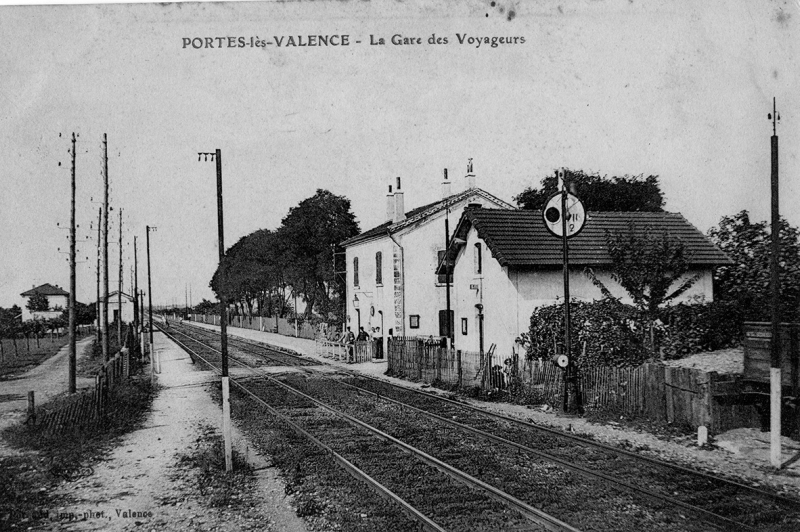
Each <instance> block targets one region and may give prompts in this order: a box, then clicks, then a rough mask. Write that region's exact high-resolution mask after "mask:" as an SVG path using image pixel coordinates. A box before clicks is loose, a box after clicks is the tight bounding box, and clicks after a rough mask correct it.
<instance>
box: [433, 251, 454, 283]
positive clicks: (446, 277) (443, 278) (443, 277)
mask: <svg viewBox="0 0 800 532" xmlns="http://www.w3.org/2000/svg"><path fill="white" fill-rule="evenodd" d="M444 254H445V250H443V249H440V250H439V251H437V252H436V257H437V261H436V266H437V267H438V266H439V264H441V263H442V261H443V260H444ZM451 262H452V261H451ZM448 281H450V284H453V264H452V263H451V264H448V265H447V274H441V273H440V274H437V275H436V282H437V283H439V284H445V283H447V282H448Z"/></svg>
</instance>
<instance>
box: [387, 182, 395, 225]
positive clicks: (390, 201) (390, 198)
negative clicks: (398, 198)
mask: <svg viewBox="0 0 800 532" xmlns="http://www.w3.org/2000/svg"><path fill="white" fill-rule="evenodd" d="M386 221H388V222H393V221H394V194H392V185H389V193H388V194H386Z"/></svg>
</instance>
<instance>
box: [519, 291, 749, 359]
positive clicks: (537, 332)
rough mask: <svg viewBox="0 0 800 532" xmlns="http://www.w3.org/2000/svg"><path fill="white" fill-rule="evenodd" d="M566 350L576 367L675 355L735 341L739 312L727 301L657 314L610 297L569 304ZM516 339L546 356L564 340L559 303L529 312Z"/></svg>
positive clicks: (529, 353) (738, 334) (682, 305)
mask: <svg viewBox="0 0 800 532" xmlns="http://www.w3.org/2000/svg"><path fill="white" fill-rule="evenodd" d="M570 315H571V340H572V354H573V358H574V360H575V362H576V364H577V365H578V366H579V367H590V366H614V367H627V366H637V365H639V364H642V363H644V362H646V361H647V360H649V359H654V358H662V356H663V358H668V359H674V358H681V357H684V356H687V355H691V354H693V353H698V352H701V351H709V350H714V349H723V348H726V347H732V346H735V345H738V344H739V343H740V342H741V334H742V333H741V331H742V319H743V318H742V316H743V315H742V312H741V310H740V309H739V307H738V306H737V305H736V304H735V303H733V302H729V301H720V302H717V301H714V302H711V303H699V304H686V303H680V304H677V305H673V306H668V307H663V308H661V309H659V311H658V318H657V319H656V320H655V321H651V320H650V319H649V318H648V316H647V314H646V313H645V312H644V311H642V310H639V309H637V308H635V307H633V306H631V305H624V304H622V303H620V302H619V301H618V300H616V299H610V298H607V299H603V300H601V301H594V302H577V301H573V302H571V303H570ZM518 342H519V343H521V344H522V345H523V347H525V349H526V354H527V356H528V358H529V359H530V358H550V357H552V356H553V354H554V353H555V351H556V346H563V344H564V306H563V304H560V303H559V304H556V305H549V306H545V307H540V308H538V309H536V310H535V311H534V312H533V314H532V315H531V321H530V327H529V329H528V332H527V333H525V334H523V335H522V336H521V337H520V338H519V339H518Z"/></svg>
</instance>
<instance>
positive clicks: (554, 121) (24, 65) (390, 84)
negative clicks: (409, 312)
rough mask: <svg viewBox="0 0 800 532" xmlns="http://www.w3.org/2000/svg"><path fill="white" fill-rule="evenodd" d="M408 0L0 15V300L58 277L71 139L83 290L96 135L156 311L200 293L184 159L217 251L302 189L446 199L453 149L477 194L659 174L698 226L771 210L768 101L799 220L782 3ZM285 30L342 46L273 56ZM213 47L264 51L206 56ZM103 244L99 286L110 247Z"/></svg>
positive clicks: (200, 249)
mask: <svg viewBox="0 0 800 532" xmlns="http://www.w3.org/2000/svg"><path fill="white" fill-rule="evenodd" d="M430 4H431V3H430V2H424V1H422V0H409V1H405V2H388V1H356V0H350V1H343V2H264V3H262V2H225V3H200V4H197V3H172V4H146V3H137V4H104V5H27V6H0V73H2V75H0V152H1V153H2V154H3V156H4V164H3V165H2V166H0V184H2V189H3V190H2V195H1V196H0V197H2V199H1V200H0V227H1V228H2V230H1V231H0V250H2V252H1V254H0V306H2V307H8V306H11V305H12V304H15V303H16V304H20V305H22V304H23V299H22V298H21V297H20V293H21V292H23V291H25V290H28V289H30V288H31V287H32V286H34V285H39V284H42V283H51V284H58V285H60V286H62V287H68V286H69V265H68V260H67V258H68V255H67V254H66V251H67V250H68V248H69V242H68V231H67V230H65V229H63V228H64V227H68V224H69V218H70V154H69V149H70V138H71V135H72V133H73V132H74V133H76V134H77V135H78V138H77V150H76V183H77V195H76V209H77V223H78V224H79V226H80V228H79V229H78V237H79V239H80V240H81V241H80V242H79V243H78V260H79V261H80V262H79V264H78V269H77V276H78V285H77V298H78V300H79V301H83V302H90V301H94V300H95V293H96V284H95V279H96V277H95V275H96V274H95V267H96V256H97V255H96V249H97V248H96V239H97V235H96V230H97V214H98V208H99V207H100V204H99V203H98V201H99V200H100V198H101V197H102V149H101V140H102V137H103V135H104V134H106V135H107V138H108V174H109V180H110V184H111V205H112V207H113V209H114V210H113V211H112V212H111V213H110V219H111V230H110V233H111V234H110V237H109V238H110V240H112V241H114V242H116V241H118V234H119V223H118V216H119V211H120V210H122V212H123V224H122V229H123V234H122V243H123V245H122V249H123V271H124V274H123V290H124V291H125V292H129V291H130V286H131V282H130V281H131V267H132V265H133V239H134V237H136V239H137V248H138V259H139V260H138V263H139V284H140V286H141V285H142V284H144V282H145V281H146V250H145V240H146V239H145V226H147V225H150V226H152V227H157V230H156V231H155V232H152V233H151V234H150V257H151V268H152V285H153V287H152V291H153V302H154V304H172V303H176V304H178V305H182V304H183V303H184V300H185V296H186V293H187V291H188V290H191V293H192V301H193V302H194V303H195V304H196V303H197V302H199V301H200V300H201V298H207V299H213V293H212V292H211V290H210V288H209V287H208V283H209V281H210V279H211V276H212V274H213V272H214V270H215V268H216V264H217V260H218V248H217V243H218V242H217V208H216V173H215V165H214V164H213V163H211V162H210V161H208V162H204V161H198V155H197V154H198V152H211V151H214V150H215V149H220V150H222V160H223V168H222V173H223V181H224V212H225V218H224V224H225V244H226V247H229V246H231V245H233V244H234V243H235V242H236V241H237V240H238V239H239V238H241V237H243V236H245V235H247V234H249V233H251V232H253V231H255V230H257V229H262V228H270V229H274V228H276V227H277V226H278V225H279V224H280V222H281V220H282V218H283V217H284V216H286V214H287V213H288V211H289V209H290V208H291V207H293V206H296V205H297V204H298V203H299V202H300V201H302V200H303V199H305V198H308V197H310V196H312V195H313V194H314V193H315V191H316V190H317V189H321V188H322V189H328V190H330V191H331V192H333V193H334V194H337V195H342V196H346V197H347V198H349V199H350V200H351V202H352V210H353V212H354V213H355V215H356V218H357V220H358V222H359V225H360V227H361V229H362V230H366V229H369V228H371V227H373V226H375V225H378V224H380V223H382V222H383V221H384V216H385V194H386V190H387V185H388V183H390V181H392V180H393V179H394V178H396V177H397V176H400V177H402V179H403V189H404V190H405V204H406V207H407V209H411V208H413V207H415V206H419V205H422V204H425V203H428V202H430V201H433V200H435V199H437V198H438V197H439V196H440V183H441V176H442V170H443V169H444V168H447V169H448V170H449V175H450V176H451V179H452V180H453V183H454V185H453V192H458V191H460V190H462V189H463V187H464V178H463V176H464V174H465V171H466V165H467V161H468V159H469V158H472V159H473V163H474V168H475V173H476V175H477V182H478V186H480V187H481V188H483V189H485V190H487V191H488V192H490V193H492V194H494V195H496V196H498V197H500V198H501V199H503V200H506V201H509V202H512V201H513V197H514V196H515V195H516V194H518V193H520V192H521V191H522V190H524V189H525V188H526V187H529V186H534V187H535V186H538V185H539V182H540V180H541V179H542V177H544V176H546V175H552V173H553V171H554V169H555V168H558V167H562V166H563V167H567V168H571V169H582V170H584V171H587V172H598V173H600V174H602V175H609V176H614V175H625V174H628V175H639V174H643V175H645V176H647V175H651V174H653V175H658V176H659V178H660V182H661V186H662V190H663V192H664V194H665V197H666V209H667V210H668V211H671V212H680V213H682V214H683V215H684V216H685V217H686V219H687V220H689V221H690V222H691V223H692V224H694V225H695V226H696V227H697V228H698V229H699V230H701V231H703V232H706V231H707V230H708V229H709V228H710V227H712V226H714V225H716V224H717V223H719V220H720V219H721V218H722V217H723V216H726V215H733V214H735V213H737V212H739V211H741V210H743V209H747V210H749V211H750V212H751V215H752V216H753V218H754V219H756V220H767V219H768V218H769V212H770V211H769V209H770V195H769V194H770V136H771V135H772V123H771V122H770V121H769V120H768V118H767V114H768V113H770V112H771V111H772V106H773V97H774V98H775V99H776V101H777V107H778V111H779V114H780V115H781V122H780V123H779V124H778V130H777V132H778V135H779V138H780V177H781V188H780V198H781V200H780V205H781V212H782V214H783V215H784V216H785V217H786V218H787V219H788V220H789V221H790V223H792V224H794V225H800V213H798V212H797V210H796V209H794V206H795V205H796V204H798V202H800V184H798V170H800V162H799V161H798V147H800V116H798V111H797V110H798V109H800V90H798V89H799V88H800V85H799V84H798V81H799V79H798V78H800V69H798V68H797V65H798V61H797V59H798V57H797V56H798V45H799V44H800V39H798V37H799V36H800V33H799V32H798V29H799V28H800V0H787V1H767V0H762V1H755V2H754V1H748V0H736V1H731V0H725V1H722V0H710V1H697V2H690V1H686V2H668V1H660V2H659V1H651V2H642V1H640V0H624V1H616V0H609V1H601V0H595V1H585V2H564V3H563V4H562V3H560V2H557V1H551V0H540V1H536V2H533V1H530V2H528V1H505V0H495V1H483V0H458V1H456V0H450V1H443V2H438V3H436V4H435V6H432V5H430ZM434 34H435V37H436V38H447V44H444V43H442V44H429V43H428V39H429V38H430V37H431V36H432V35H434ZM298 35H302V36H304V39H305V40H306V41H307V40H308V37H307V36H308V35H348V36H349V41H350V45H349V46H327V47H321V46H319V47H310V46H305V47H299V46H295V47H286V46H282V47H278V46H277V45H276V37H277V38H280V39H281V40H282V42H284V43H285V42H286V41H287V40H288V36H294V37H295V39H297V36H298ZM393 35H401V36H403V37H410V38H420V39H421V41H422V43H421V44H399V45H393V44H391V38H392V36H393ZM229 36H232V37H236V38H237V40H236V41H234V42H236V43H238V38H239V37H243V38H244V41H246V42H250V39H251V38H252V39H253V42H257V41H269V42H270V43H271V44H269V45H267V46H263V47H257V46H256V47H244V48H239V47H234V48H228V47H223V48H219V47H218V43H219V42H220V41H219V40H217V39H216V38H217V37H229ZM459 36H461V37H464V39H465V43H464V44H461V43H460V42H459ZM471 37H489V38H491V37H498V38H500V37H503V38H504V39H508V38H511V39H510V40H511V41H512V42H513V41H514V40H515V39H514V38H515V37H516V42H513V43H512V44H506V43H504V44H499V45H498V46H496V47H492V46H491V45H490V44H485V43H484V42H483V41H481V45H480V46H477V44H476V43H472V44H470V43H469V42H467V41H468V40H469V38H471ZM195 38H200V39H202V41H194V42H195V43H200V42H202V43H203V47H202V48H200V49H195V48H194V47H193V46H192V45H191V42H192V39H195ZM207 38H211V42H212V44H213V45H214V48H206V47H205V43H206V42H207ZM380 38H383V39H384V40H385V41H386V43H387V44H385V45H372V44H370V42H371V41H376V42H377V40H378V39H380ZM523 39H524V42H522V40H523ZM356 41H360V43H357V42H356ZM186 42H189V43H190V44H189V45H185V43H186ZM224 42H226V43H227V41H224ZM59 163H60V164H59ZM109 254H110V257H111V259H112V261H111V268H110V270H111V273H110V279H111V285H112V288H111V289H112V290H114V289H116V286H117V278H118V275H117V269H118V264H117V261H118V256H119V248H118V245H117V244H112V245H111V246H110V251H109Z"/></svg>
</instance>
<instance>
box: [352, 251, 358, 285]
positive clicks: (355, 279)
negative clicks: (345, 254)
mask: <svg viewBox="0 0 800 532" xmlns="http://www.w3.org/2000/svg"><path fill="white" fill-rule="evenodd" d="M353 286H358V257H353Z"/></svg>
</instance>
